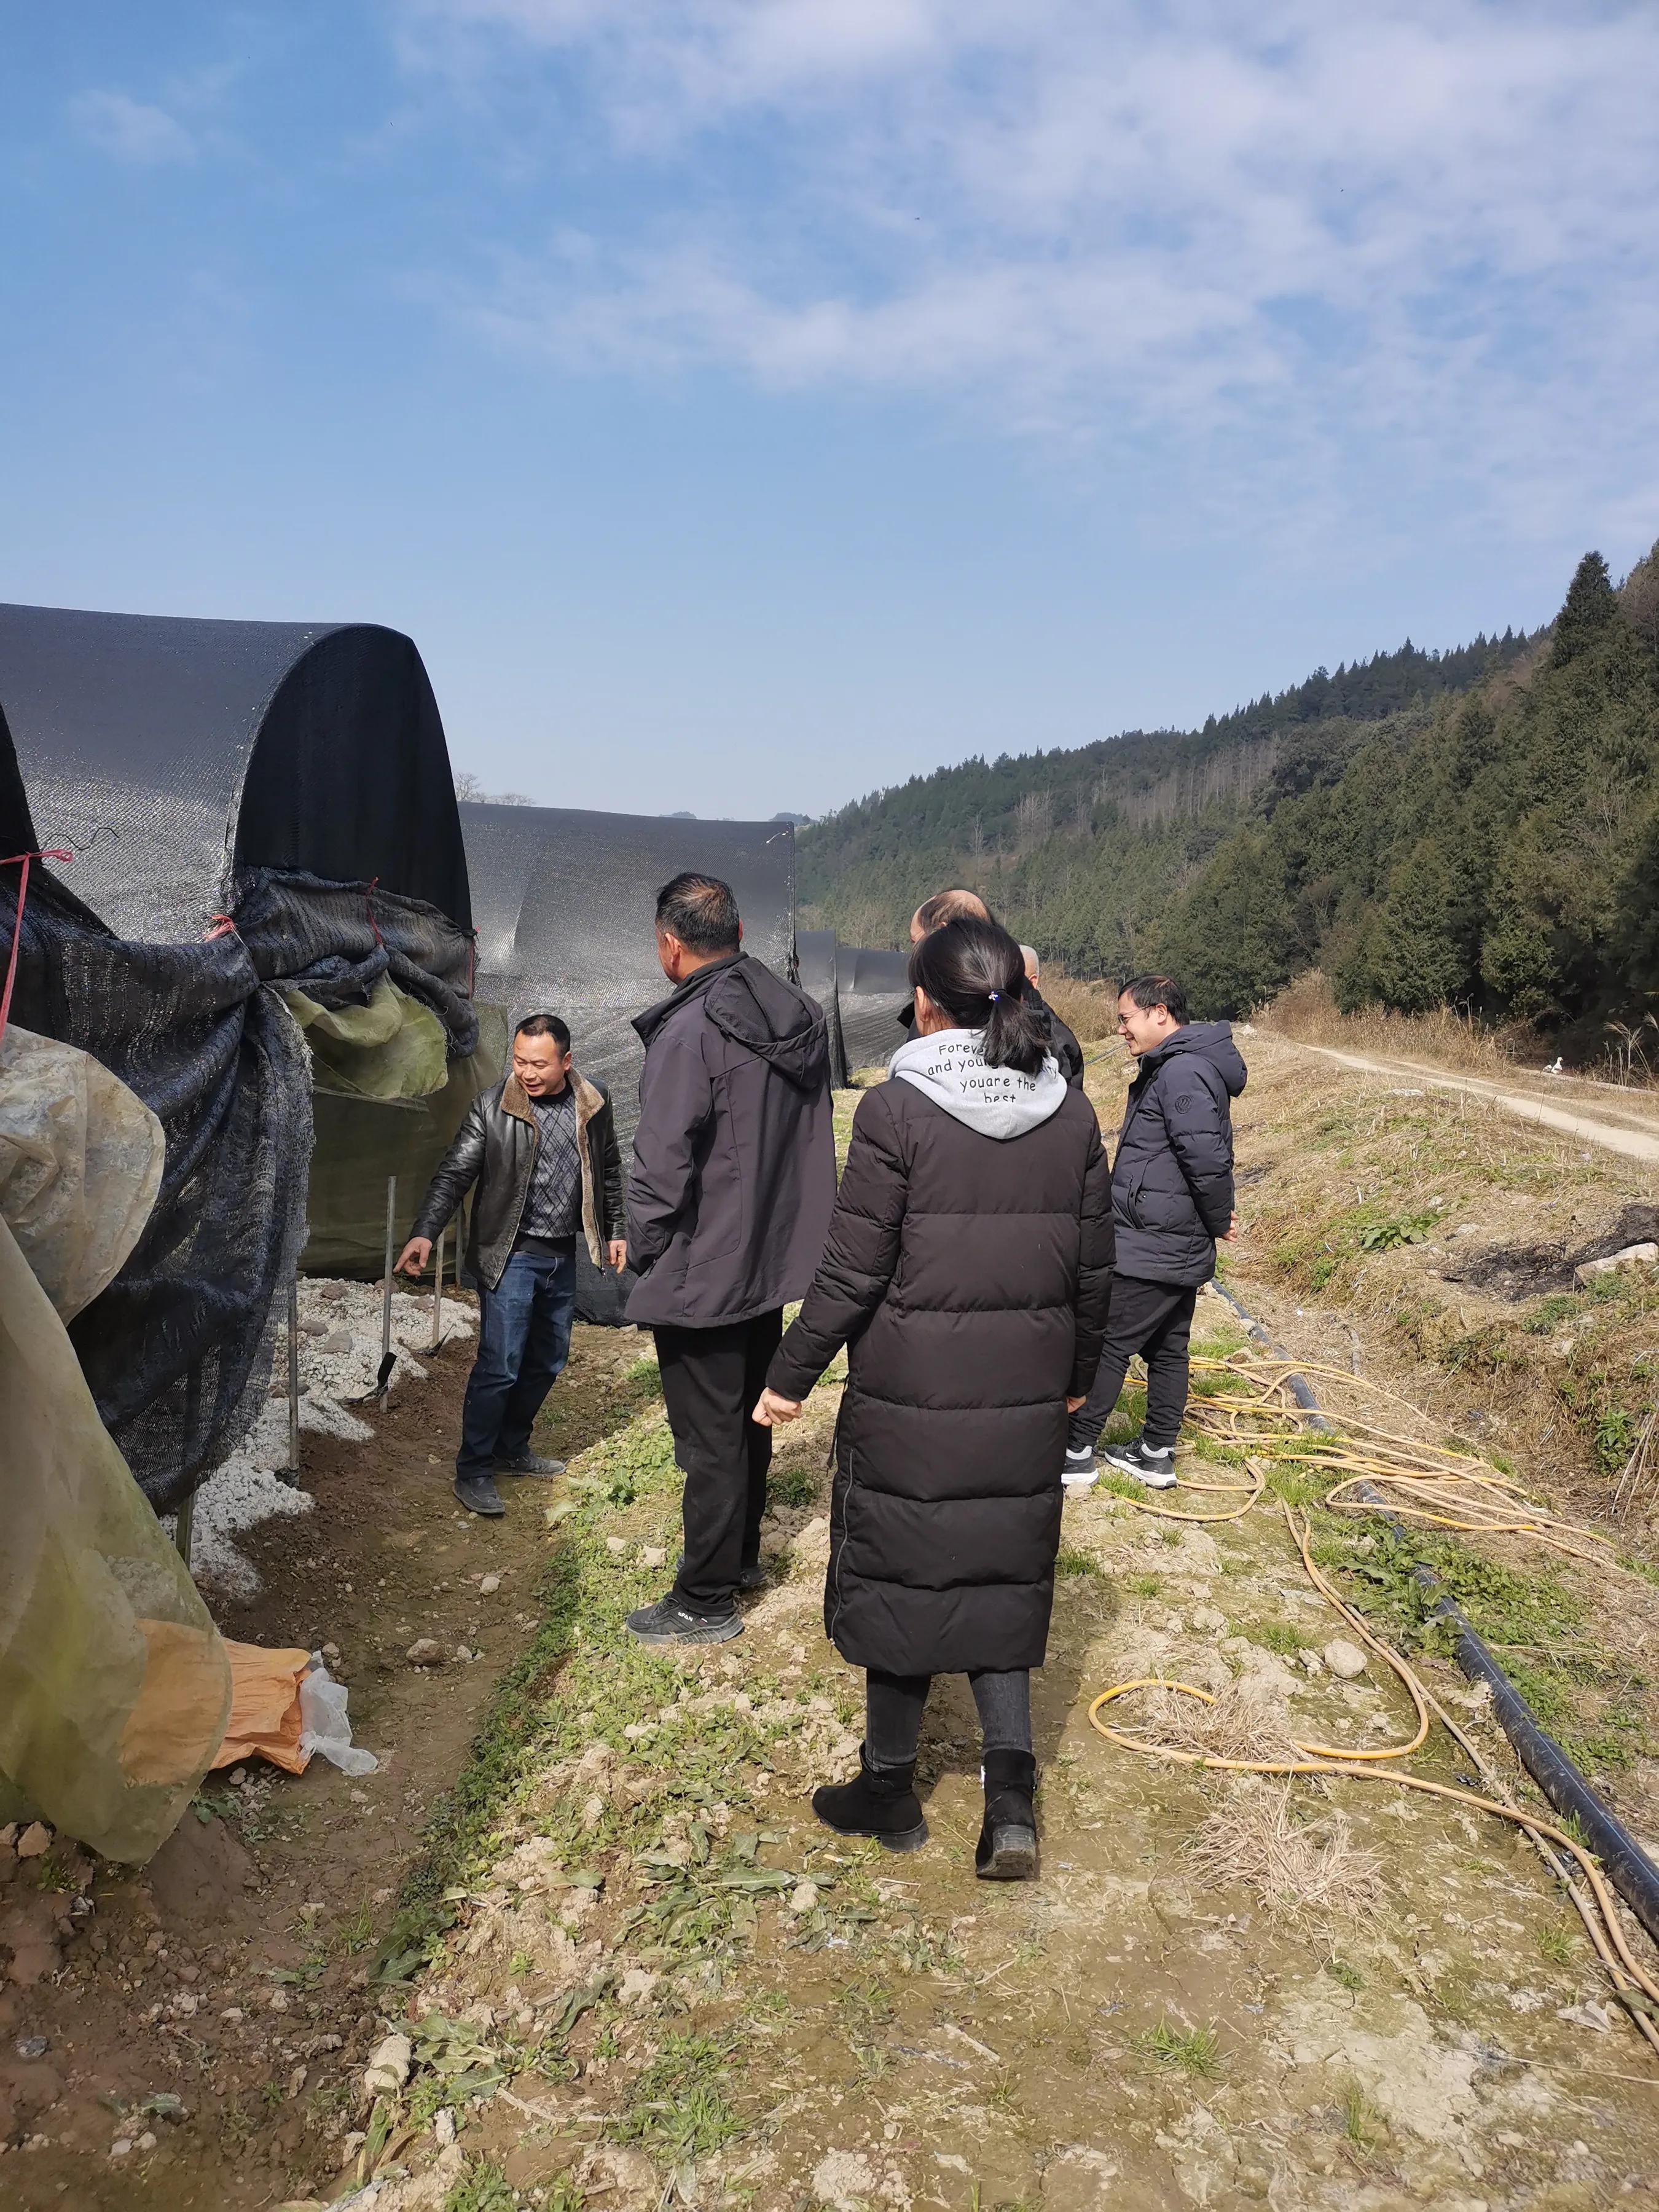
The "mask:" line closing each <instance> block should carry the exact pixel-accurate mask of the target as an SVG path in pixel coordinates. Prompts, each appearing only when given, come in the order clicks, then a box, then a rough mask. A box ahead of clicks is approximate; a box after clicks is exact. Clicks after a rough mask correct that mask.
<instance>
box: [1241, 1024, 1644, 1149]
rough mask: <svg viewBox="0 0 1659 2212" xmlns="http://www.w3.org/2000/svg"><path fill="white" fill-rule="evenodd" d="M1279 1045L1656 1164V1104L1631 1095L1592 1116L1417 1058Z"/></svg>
mask: <svg viewBox="0 0 1659 2212" xmlns="http://www.w3.org/2000/svg"><path fill="white" fill-rule="evenodd" d="M1281 1042H1285V1043H1287V1044H1294V1045H1295V1046H1296V1048H1297V1051H1299V1052H1313V1053H1317V1054H1319V1056H1320V1058H1321V1059H1322V1060H1334V1061H1335V1062H1336V1064H1337V1066H1339V1067H1352V1068H1355V1069H1357V1070H1358V1072H1359V1073H1362V1074H1365V1075H1390V1076H1394V1077H1396V1078H1399V1079H1403V1080H1405V1081H1407V1082H1408V1083H1421V1084H1424V1085H1427V1086H1428V1087H1429V1088H1430V1089H1431V1090H1435V1091H1467V1092H1468V1094H1469V1095H1470V1096H1471V1097H1476V1098H1487V1099H1490V1100H1491V1101H1492V1104H1493V1105H1495V1106H1501V1107H1502V1108H1503V1109H1504V1111H1505V1112H1506V1113H1510V1114H1518V1115H1520V1116H1521V1118H1522V1120H1523V1121H1536V1122H1539V1123H1541V1125H1542V1126H1543V1127H1545V1128H1547V1129H1558V1130H1559V1131H1560V1132H1561V1133H1562V1134H1563V1135H1564V1136H1568V1137H1577V1138H1578V1139H1581V1140H1582V1141H1583V1143H1584V1144H1587V1145H1600V1146H1602V1147H1603V1149H1604V1150H1606V1151H1607V1152H1622V1153H1624V1154H1625V1156H1626V1158H1628V1159H1632V1160H1650V1161H1652V1162H1653V1163H1654V1164H1655V1165H1656V1166H1659V1105H1655V1106H1654V1107H1652V1108H1645V1107H1644V1105H1643V1104H1642V1103H1639V1097H1638V1094H1634V1093H1633V1094H1632V1096H1631V1098H1630V1101H1629V1103H1626V1101H1625V1100H1624V1099H1623V1098H1620V1099H1619V1103H1617V1104H1614V1103H1611V1101H1609V1100H1607V1099H1606V1098H1605V1097H1601V1096H1598V1097H1597V1098H1596V1099H1595V1115H1593V1116H1592V1115H1589V1114H1581V1113H1577V1112H1575V1111H1571V1110H1570V1109H1568V1108H1566V1107H1565V1106H1556V1105H1553V1104H1551V1103H1548V1102H1547V1101H1546V1100H1545V1099H1543V1098H1541V1097H1538V1096H1537V1095H1536V1093H1534V1092H1533V1091H1523V1090H1520V1089H1517V1088H1516V1087H1514V1086H1513V1085H1508V1084H1503V1083H1494V1082H1492V1081H1490V1080H1489V1079H1487V1078H1486V1077H1485V1076H1481V1075H1449V1074H1447V1073H1445V1071H1444V1070H1443V1069H1441V1068H1435V1067H1429V1066H1425V1065H1424V1064H1423V1063H1422V1062H1421V1061H1420V1060H1371V1059H1368V1058H1366V1057H1365V1056H1364V1055H1363V1054H1359V1053H1357V1052H1338V1051H1337V1050H1336V1048H1335V1047H1334V1046H1333V1045H1325V1044H1304V1043H1302V1042H1301V1041H1300V1040H1299V1039H1297V1038H1289V1037H1287V1038H1285V1039H1283V1040H1281ZM1564 1080H1565V1079H1564ZM1600 1088H1601V1086H1598V1089H1600ZM1615 1095H1616V1094H1615Z"/></svg>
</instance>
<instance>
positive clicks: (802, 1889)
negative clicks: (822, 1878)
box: [789, 1881, 818, 1912]
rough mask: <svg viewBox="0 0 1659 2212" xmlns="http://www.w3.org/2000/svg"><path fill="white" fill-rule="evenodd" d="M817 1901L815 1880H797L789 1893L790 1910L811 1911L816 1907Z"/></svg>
mask: <svg viewBox="0 0 1659 2212" xmlns="http://www.w3.org/2000/svg"><path fill="white" fill-rule="evenodd" d="M817 1901H818V1886H817V1882H815V1881H798V1882H797V1883H796V1884H795V1887H794V1888H793V1891H792V1892H791V1893H790V1898H789V1910H790V1911H792V1912H811V1911H815V1910H816V1909H817Z"/></svg>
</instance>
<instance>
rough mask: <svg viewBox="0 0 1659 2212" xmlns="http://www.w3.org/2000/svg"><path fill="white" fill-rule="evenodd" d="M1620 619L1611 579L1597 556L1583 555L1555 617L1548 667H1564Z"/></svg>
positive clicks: (1598, 555)
mask: <svg viewBox="0 0 1659 2212" xmlns="http://www.w3.org/2000/svg"><path fill="white" fill-rule="evenodd" d="M1618 616H1619V602H1618V600H1617V599H1616V598H1615V597H1614V596H1613V579H1612V577H1611V576H1609V575H1608V574H1607V562H1605V561H1604V560H1603V559H1602V558H1601V555H1600V554H1599V553H1586V554H1585V556H1584V557H1583V560H1582V561H1581V562H1579V563H1578V566H1577V568H1575V569H1574V571H1573V575H1572V581H1571V583H1570V584H1569V585H1568V586H1567V596H1566V599H1565V601H1564V602H1563V604H1562V608H1561V611H1560V613H1559V615H1557V617H1555V638H1554V641H1553V644H1552V645H1551V647H1550V666H1551V667H1552V668H1565V667H1566V666H1567V665H1568V664H1569V662H1571V661H1574V660H1577V658H1578V656H1579V654H1580V653H1584V652H1587V651H1588V650H1589V647H1591V646H1592V645H1594V644H1595V641H1596V640H1597V638H1599V637H1600V636H1601V633H1602V631H1603V630H1605V629H1607V624H1608V623H1611V622H1615V621H1617V619H1618Z"/></svg>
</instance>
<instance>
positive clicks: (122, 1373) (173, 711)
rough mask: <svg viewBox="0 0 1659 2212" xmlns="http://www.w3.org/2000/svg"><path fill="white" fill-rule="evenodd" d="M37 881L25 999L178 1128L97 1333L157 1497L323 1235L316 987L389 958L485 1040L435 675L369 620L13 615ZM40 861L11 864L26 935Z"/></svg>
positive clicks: (361, 991) (256, 1360)
mask: <svg viewBox="0 0 1659 2212" xmlns="http://www.w3.org/2000/svg"><path fill="white" fill-rule="evenodd" d="M46 847H64V848H70V849H71V850H72V852H73V855H74V857H73V860H71V861H70V863H69V864H67V865H64V864H53V865H52V866H45V867H41V866H37V868H36V870H35V872H33V874H32V875H31V878H30V882H29V889H28V899H27V907H26V908H25V911H24V915H23V921H22V927H21V932H20V942H19V968H18V976H17V985H16V993H15V998H14V1001H13V1008H12V1018H14V1019H15V1021H16V1022H18V1023H19V1024H21V1026H23V1027H25V1028H27V1029H32V1030H38V1031H40V1032H41V1033H42V1034H44V1035H46V1036H55V1037H58V1038H60V1039H62V1040H63V1041H64V1042H67V1043H70V1044H74V1045H78V1046H80V1047H81V1048H83V1049H84V1050H86V1051H88V1052H89V1053H91V1054H93V1055H94V1057H95V1058H96V1059H98V1060H101V1061H103V1063H104V1064H105V1065H106V1066H108V1067H109V1068H110V1069H112V1072H113V1073H115V1074H117V1075H118V1076H119V1077H120V1078H121V1079H122V1080H123V1081H124V1082H125V1083H126V1084H127V1085H129V1086H130V1087H131V1089H132V1090H133V1091H136V1092H137V1095H138V1096H139V1097H141V1098H143V1100H144V1101H145V1103H147V1104H148V1105H149V1106H150V1107H151V1108H152V1109H153V1110H154V1111H155V1114H156V1115H157V1116H158V1118H159V1119H160V1121H161V1125H162V1128H163V1130H164V1132H165V1134H166V1138H167V1160H166V1166H165V1170H164V1173H163V1179H162V1185H161V1193H160V1195H159V1196H158V1199H157V1200H156V1204H155V1209H154V1211H153V1212H152V1214H151V1217H150V1219H149V1223H148V1225H147V1226H146V1228H145V1231H144V1234H143V1237H142V1238H141V1240H140V1242H139V1243H138V1246H137V1249H135V1251H134V1252H133V1254H132V1255H131V1258H130V1259H129V1261H128V1262H127V1264H126V1266H125V1267H124V1268H123V1269H122V1271H121V1273H119V1274H118V1276H117V1278H116V1279H115V1280H114V1282H113V1283H112V1284H111V1285H110V1286H109V1288H108V1289H107V1290H106V1291H104V1293H103V1294H102V1296H101V1297H99V1298H97V1299H95V1300H94V1302H93V1304H91V1305H90V1306H88V1308H87V1310H86V1311H85V1312H84V1313H82V1315H80V1316H78V1317H77V1319H76V1322H75V1324H74V1328H73V1330H72V1332H71V1333H72V1334H73V1337H74V1340H75V1343H76V1349H77V1352H79V1354H80V1357H81V1360H82V1366H83V1368H84V1369H85V1370H86V1374H87V1377H88V1383H89V1384H90V1386H91V1388H92V1390H93V1394H94V1398H95V1399H96V1401H97V1403H98V1407H99V1411H100V1414H101V1416H102V1417H103V1419H104V1420H105V1422H106V1425H107V1426H108V1428H109V1430H110V1431H111V1433H112V1436H113V1437H114V1438H115V1440H116V1442H117V1443H118V1445H119V1446H120V1448H121V1450H122V1452H123V1453H124V1455H125V1457H126V1460H127V1462H128V1464H129V1465H130V1466H131V1468H132V1471H133V1473H134V1474H135V1475H136V1476H137V1478H138V1480H139V1481H140V1482H141V1483H142V1484H143V1487H144V1489H145V1491H146V1492H147V1493H148V1494H149V1497H150V1498H151V1499H152V1500H153V1502H154V1503H155V1505H156V1506H157V1507H158V1509H161V1510H165V1509H167V1508H168V1507H171V1506H173V1505H176V1504H179V1502H180V1501H181V1500H182V1499H183V1498H185V1496H187V1495H188V1494H189V1492H191V1490H192V1489H193V1488H194V1486H195V1485H196V1484H197V1481H198V1480H200V1479H201V1477H202V1475H203V1474H204V1473H205V1472H207V1471H208V1470H209V1469H210V1468H212V1467H214V1466H216V1464H217V1463H218V1462H219V1461H220V1460H221V1459H222V1458H223V1456H224V1455H225V1454H226V1452H227V1451H228V1450H229V1449H231V1448H232V1447H233V1446H234V1444H235V1443H236V1442H237V1441H239V1439H240V1436H241V1434H242V1433H243V1432H244V1431H246V1427H247V1425H249V1423H250V1422H251V1420H252V1417H253V1414H254V1413H255V1412H256V1411H257V1409H258V1403H259V1401H260V1399H261V1398H262V1397H263V1395H264V1389H265V1386H266V1381H267V1376H268V1372H269V1364H270V1345H271V1329H270V1315H271V1308H272V1304H273V1301H274V1299H275V1297H276V1292H277V1291H278V1289H279V1288H280V1286H281V1285H282V1284H283V1281H284V1280H285V1279H286V1278H287V1275H288V1273H289V1271H290V1270H291V1269H292V1267H294V1265H295V1261H296V1260H297V1258H298V1255H299V1253H300V1250H301V1245H302V1244H303V1243H304V1241H305V1237H306V1218H305V1217H306V1190H307V1161H308V1159H309V1158H310V1155H311V1151H312V1143H313V1114H312V1100H311V1082H310V1066H309V1060H308V1057H307V1052H306V1049H305V1046H304V1043H303V1042H302V1039H301V1033H300V1031H299V1030H298V1028H297V1026H296V1025H295V1023H294V1021H293V1019H292V1018H291V1017H290V1016H289V1012H288V1011H287V1009H286V1007H285V1006H283V1001H282V998H281V995H280V992H281V988H282V987H293V986H298V987H302V988H303V989H305V990H306V991H307V994H310V995H311V996H313V998H316V999H318V1000H320V1001H321V1002H322V1003H323V1004H324V1005H325V1006H343V1005H348V1004H354V1003H361V1002H362V1000H365V999H366V998H367V995H368V991H369V990H370V988H371V987H373V985H374V981H376V979H377V978H378V977H379V976H380V975H382V974H387V975H390V976H391V977H392V980H393V981H395V982H396V983H398V986H399V987H400V988H402V989H403V990H404V991H405V992H407V993H408V994H410V996H412V997H414V998H416V999H417V1000H420V1001H421V1002H422V1004H423V1005H425V1006H428V1007H429V1008H430V1009H431V1011H432V1012H434V1013H435V1014H436V1015H437V1017H438V1018H439V1019H440V1021H441V1023H442V1024H443V1027H444V1030H445V1036H446V1047H447V1054H448V1056H449V1058H450V1059H451V1060H453V1061H456V1062H459V1061H461V1060H464V1059H465V1055H466V1054H470V1053H471V1051H472V1049H473V1048H474V1045H475V1044H476V1042H477V1023H476V1020H475V1018H474V1016H473V1012H472V1006H471V995H470V992H469V989H468V981H469V967H470V961H471V941H470V927H469V925H470V920H471V913H470V907H469V902H468V896H467V880H466V864H465V852H464V850H463V848H462V844H461V839H460V829H459V820H458V818H457V815H456V811H455V799H454V792H453V785H452V782H451V778H450V772H449V764H448V757H447V749H446V747H445V744H444V738H443V729H442V725H441V721H440V720H439V716H438V710H437V707H436V703H435V701H434V699H433V696H432V690H431V686H430V684H428V681H427V678H426V672H425V670H424V669H423V668H422V665H421V660H420V656H419V654H418V653H416V649H415V647H414V646H413V644H412V643H411V642H410V640H409V639H407V638H405V637H400V636H399V635H397V633H395V632H393V631H390V630H384V629H374V628H370V627H367V626H347V627H343V628H325V627H319V628H304V627H300V626H295V625H291V624H285V623H214V622H186V621H176V620H172V619H164V618H154V617H141V616H122V615H100V614H91V613H82V612H78V611H68V610H64V609H58V608H40V607H16V606H6V607H0V854H14V853H24V852H33V851H39V850H40V849H41V848H46ZM16 893H17V871H16V870H15V869H6V870H0V900H3V910H0V931H3V932H4V936H5V945H4V948H3V949H4V951H9V939H10V935H11V930H12V920H13V915H14V914H15V903H16Z"/></svg>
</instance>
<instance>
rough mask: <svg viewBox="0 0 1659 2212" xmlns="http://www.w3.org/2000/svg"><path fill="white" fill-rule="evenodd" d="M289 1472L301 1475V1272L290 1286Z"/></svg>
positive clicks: (290, 1279)
mask: <svg viewBox="0 0 1659 2212" xmlns="http://www.w3.org/2000/svg"><path fill="white" fill-rule="evenodd" d="M288 1471H289V1474H291V1475H292V1476H293V1477H294V1478H295V1481H296V1482H297V1481H298V1480H299V1475H300V1271H299V1269H298V1268H297V1267H296V1268H295V1271H294V1273H293V1274H292V1275H291V1276H290V1277H289V1285H288Z"/></svg>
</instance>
